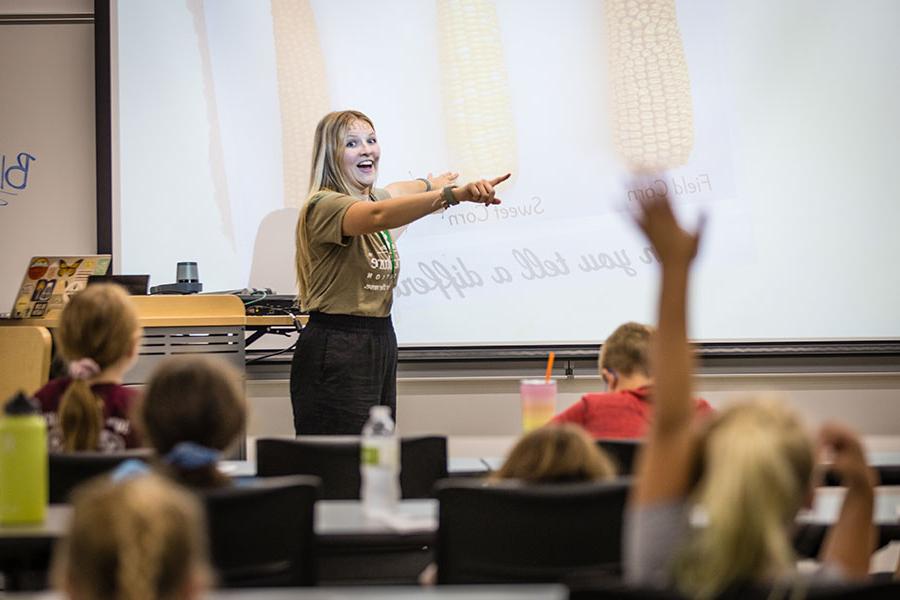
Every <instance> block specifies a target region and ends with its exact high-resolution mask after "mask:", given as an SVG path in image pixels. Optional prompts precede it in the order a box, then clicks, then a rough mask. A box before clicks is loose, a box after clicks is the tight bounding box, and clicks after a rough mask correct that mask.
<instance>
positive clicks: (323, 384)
mask: <svg viewBox="0 0 900 600" xmlns="http://www.w3.org/2000/svg"><path fill="white" fill-rule="evenodd" d="M313 144H314V148H313V161H312V170H313V172H312V175H311V178H310V179H311V182H310V193H309V196H308V197H307V199H306V202H305V203H304V205H303V207H302V208H301V209H300V217H299V219H298V221H297V237H296V252H297V254H296V268H297V282H298V285H299V290H300V298H299V299H300V307H301V308H302V309H303V310H305V311H308V312H309V322H308V324H307V326H306V327H305V328H304V329H303V333H302V335H301V336H300V341H299V342H298V345H297V349H296V351H295V352H294V359H293V362H292V363H291V404H292V405H293V409H294V429H295V430H296V432H297V434H298V435H300V434H305V435H311V434H358V433H359V432H360V431H361V430H362V426H363V424H364V423H365V421H366V419H367V418H368V414H369V407H370V406H373V405H376V404H383V405H386V406H390V407H391V410H392V411H395V410H396V396H397V338H396V337H395V336H394V327H393V324H392V323H391V304H392V302H393V289H394V286H395V285H396V283H397V280H398V277H399V273H400V257H399V254H398V252H397V246H396V244H395V243H394V238H393V237H392V236H391V230H392V229H395V228H398V227H402V226H404V225H407V224H409V223H412V222H413V221H415V220H417V219H421V218H422V217H424V216H426V215H429V214H431V213H433V212H435V211H437V210H440V209H442V208H448V207H450V206H453V205H455V204H458V203H460V202H478V203H481V204H485V205H490V204H498V203H499V202H500V199H499V198H496V197H495V196H494V186H496V185H497V184H499V183H501V182H503V181H505V180H506V179H508V178H509V174H507V175H503V176H501V177H497V178H496V179H491V180H480V181H474V182H471V183H467V184H465V185H461V186H458V187H457V186H454V185H452V183H453V181H454V180H455V179H456V175H455V174H453V173H446V174H444V175H441V176H439V177H435V178H432V179H417V180H414V181H406V182H400V183H395V184H391V185H388V186H387V189H379V188H376V187H375V180H376V178H377V175H378V161H379V159H380V157H381V149H380V148H379V147H378V139H377V137H376V136H375V128H374V126H373V125H372V121H371V120H370V119H369V118H368V117H366V116H365V115H364V114H362V113H360V112H357V111H349V110H348V111H340V112H333V113H329V114H327V115H325V117H323V118H322V120H321V121H320V122H319V124H318V126H317V127H316V135H315V140H314V142H313Z"/></svg>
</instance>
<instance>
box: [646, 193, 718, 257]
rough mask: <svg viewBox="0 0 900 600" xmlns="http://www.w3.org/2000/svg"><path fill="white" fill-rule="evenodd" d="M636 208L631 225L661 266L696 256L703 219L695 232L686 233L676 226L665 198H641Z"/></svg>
mask: <svg viewBox="0 0 900 600" xmlns="http://www.w3.org/2000/svg"><path fill="white" fill-rule="evenodd" d="M638 205H639V208H638V210H637V213H636V214H635V221H636V222H637V225H638V227H640V228H641V231H643V232H644V235H646V236H647V239H648V240H650V243H651V244H653V248H654V249H655V250H656V254H657V256H659V260H660V261H662V263H663V264H666V263H673V262H680V263H690V262H691V261H692V260H693V259H694V257H695V256H696V255H697V248H698V247H699V245H700V237H701V235H702V233H703V225H704V223H705V220H706V219H705V216H701V218H700V222H699V224H698V226H697V230H696V231H694V232H689V231H687V230H685V229H683V228H682V227H681V225H679V224H678V219H676V218H675V213H674V212H672V205H671V203H670V201H669V198H668V196H666V195H663V194H659V195H655V196H650V197H642V198H641V199H640V200H638Z"/></svg>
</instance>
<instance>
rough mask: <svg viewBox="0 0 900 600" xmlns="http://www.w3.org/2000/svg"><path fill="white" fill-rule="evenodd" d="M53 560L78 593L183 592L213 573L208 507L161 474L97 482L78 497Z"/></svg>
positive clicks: (152, 595) (150, 598)
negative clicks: (205, 519) (206, 523)
mask: <svg viewBox="0 0 900 600" xmlns="http://www.w3.org/2000/svg"><path fill="white" fill-rule="evenodd" d="M54 563H55V564H54V579H55V581H56V585H57V587H59V588H62V589H69V590H72V591H73V592H74V593H73V596H76V597H79V598H92V599H95V600H161V599H170V598H172V599H174V598H181V597H184V594H185V591H186V590H187V589H189V588H190V587H191V586H199V587H206V586H207V585H208V584H209V581H210V579H211V575H210V572H211V571H210V567H209V559H208V551H207V546H206V535H205V521H204V515H203V510H202V508H201V506H200V504H199V502H198V501H197V499H196V498H195V497H193V496H192V495H190V494H188V493H187V492H185V491H182V490H180V489H178V488H177V487H175V486H174V485H173V484H171V483H168V482H167V481H166V480H165V479H163V478H161V477H159V476H157V475H141V476H138V477H134V478H131V479H127V480H125V481H122V482H118V483H117V482H113V481H111V480H110V479H109V478H105V477H104V478H102V479H98V480H94V481H92V482H89V483H87V484H85V485H84V486H82V487H81V488H79V489H78V490H76V492H75V494H74V496H73V513H72V521H71V524H70V526H69V535H68V536H67V537H66V538H65V539H64V540H62V541H61V542H60V545H59V547H58V548H57V551H56V556H55V560H54Z"/></svg>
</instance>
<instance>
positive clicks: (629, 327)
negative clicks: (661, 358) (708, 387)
mask: <svg viewBox="0 0 900 600" xmlns="http://www.w3.org/2000/svg"><path fill="white" fill-rule="evenodd" d="M652 336H653V328H652V327H650V326H648V325H642V324H641V323H633V322H631V323H625V324H624V325H620V326H619V327H618V328H616V330H615V331H613V333H612V335H610V336H609V337H608V338H607V339H606V341H605V342H603V345H602V346H601V347H600V361H599V366H600V376H601V377H602V378H603V381H604V382H605V383H606V387H607V390H608V391H606V392H596V393H590V394H585V395H584V396H582V397H581V400H580V401H578V402H577V403H575V404H573V405H572V406H570V407H569V408H567V409H566V410H565V411H563V412H562V413H560V414H558V415H556V416H555V417H554V418H553V420H552V421H551V423H576V424H578V425H581V426H582V427H584V428H585V429H586V430H587V432H588V433H590V434H591V435H592V436H594V437H595V438H640V437H643V436H644V434H645V433H646V431H647V426H648V425H649V423H650V416H651V414H652V412H653V402H652V398H651V393H652V391H653V387H652V386H653V377H652V375H651V374H650V367H649V364H650V363H649V356H650V339H651V337H652ZM696 408H697V414H701V415H705V414H708V413H710V412H711V411H712V408H711V407H710V406H709V404H708V403H707V402H706V401H705V400H702V399H699V398H698V399H697V400H696Z"/></svg>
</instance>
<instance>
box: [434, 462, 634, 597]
mask: <svg viewBox="0 0 900 600" xmlns="http://www.w3.org/2000/svg"><path fill="white" fill-rule="evenodd" d="M629 487H630V480H628V479H617V480H613V481H611V482H594V483H567V484H540V485H534V484H532V485H528V484H523V483H521V482H516V481H500V482H494V483H483V482H476V481H459V482H457V481H443V482H440V483H439V484H438V486H437V497H438V501H439V504H440V517H439V524H438V544H437V564H438V582H439V583H449V584H462V583H501V582H549V581H559V580H561V579H562V578H563V577H565V576H566V575H567V574H569V573H572V572H575V571H579V570H584V569H598V568H605V569H608V570H610V571H612V572H616V571H618V569H619V566H620V563H621V546H622V513H623V511H624V508H625V499H626V496H627V495H628V490H629Z"/></svg>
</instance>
